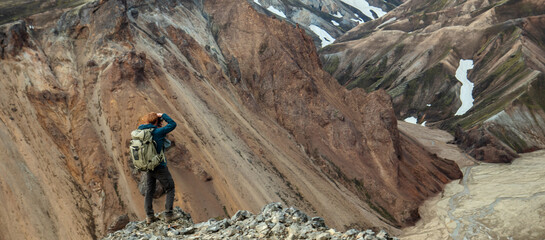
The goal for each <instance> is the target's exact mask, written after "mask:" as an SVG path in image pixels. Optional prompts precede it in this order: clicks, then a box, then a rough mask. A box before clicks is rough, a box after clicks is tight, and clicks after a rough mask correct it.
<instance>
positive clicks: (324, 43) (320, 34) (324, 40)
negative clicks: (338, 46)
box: [309, 25, 335, 47]
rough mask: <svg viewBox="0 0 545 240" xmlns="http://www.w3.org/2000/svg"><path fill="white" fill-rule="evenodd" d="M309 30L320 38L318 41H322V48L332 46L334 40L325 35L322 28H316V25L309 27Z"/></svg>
mask: <svg viewBox="0 0 545 240" xmlns="http://www.w3.org/2000/svg"><path fill="white" fill-rule="evenodd" d="M309 28H310V30H312V31H313V32H314V33H316V35H318V37H320V40H322V47H325V46H327V45H329V44H332V43H333V42H334V41H335V38H333V37H332V36H331V35H329V33H327V32H326V31H325V30H323V29H322V28H320V27H318V26H316V25H310V26H309Z"/></svg>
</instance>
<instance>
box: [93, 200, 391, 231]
mask: <svg viewBox="0 0 545 240" xmlns="http://www.w3.org/2000/svg"><path fill="white" fill-rule="evenodd" d="M174 212H175V214H177V215H178V216H180V217H181V218H179V219H177V220H175V221H173V222H171V223H165V222H163V221H162V220H159V221H157V222H154V223H152V224H149V225H148V224H146V223H145V221H138V222H129V223H127V225H126V226H125V227H124V229H120V230H118V231H116V232H113V233H110V234H108V235H107V236H106V237H104V238H102V239H103V240H116V239H127V240H140V239H149V240H161V239H318V240H327V239H346V240H349V239H350V240H386V239H397V238H395V237H391V236H390V235H388V233H387V232H386V231H384V230H380V231H379V232H378V233H375V232H374V231H373V230H370V229H368V230H364V231H359V230H356V229H349V230H347V231H346V232H339V231H337V230H335V229H333V228H328V227H327V226H326V224H325V223H324V219H323V218H321V217H312V218H311V217H309V216H308V215H307V214H306V213H304V212H302V211H300V210H298V209H296V208H293V207H290V208H282V205H281V204H280V203H270V204H268V205H266V206H264V207H263V208H262V210H261V212H259V213H258V214H257V215H254V214H252V213H251V212H249V211H246V210H240V211H238V212H237V213H235V214H234V215H233V216H232V217H231V218H224V219H221V220H218V219H210V220H208V221H206V222H202V223H197V224H194V223H193V220H192V219H191V216H190V215H189V214H187V213H185V212H183V211H182V210H181V209H180V208H175V209H174Z"/></svg>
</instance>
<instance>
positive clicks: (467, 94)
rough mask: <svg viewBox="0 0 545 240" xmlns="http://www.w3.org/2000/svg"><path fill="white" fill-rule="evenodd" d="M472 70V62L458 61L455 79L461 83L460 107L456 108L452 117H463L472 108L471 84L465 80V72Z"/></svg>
mask: <svg viewBox="0 0 545 240" xmlns="http://www.w3.org/2000/svg"><path fill="white" fill-rule="evenodd" d="M469 69H473V60H464V59H460V65H459V66H458V69H457V70H456V79H458V81H460V82H461V83H462V87H461V88H460V101H462V106H460V108H458V111H456V114H454V115H464V114H465V113H466V112H467V111H468V110H469V109H470V108H471V107H473V95H472V92H473V83H472V82H470V81H469V79H467V71H468V70H469Z"/></svg>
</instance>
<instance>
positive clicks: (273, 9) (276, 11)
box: [255, 0, 286, 18]
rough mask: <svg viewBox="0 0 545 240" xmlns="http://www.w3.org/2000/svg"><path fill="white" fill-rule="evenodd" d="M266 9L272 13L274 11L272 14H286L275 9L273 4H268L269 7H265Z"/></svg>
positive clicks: (281, 15) (283, 15)
mask: <svg viewBox="0 0 545 240" xmlns="http://www.w3.org/2000/svg"><path fill="white" fill-rule="evenodd" d="M255 1H257V0H255ZM267 10H269V12H272V13H274V14H276V15H278V16H280V17H283V18H286V14H284V12H282V11H280V10H278V9H276V8H275V7H273V6H269V7H268V8H267Z"/></svg>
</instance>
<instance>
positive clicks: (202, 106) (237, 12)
mask: <svg viewBox="0 0 545 240" xmlns="http://www.w3.org/2000/svg"><path fill="white" fill-rule="evenodd" d="M52 14H55V13H49V14H45V15H44V14H40V15H34V16H32V17H29V18H27V19H25V21H24V22H23V21H20V22H15V23H10V24H6V25H3V26H1V27H0V29H1V31H0V37H1V38H0V43H1V44H0V45H1V48H0V49H1V62H0V63H1V64H0V71H1V72H2V74H1V75H0V83H1V84H0V92H1V93H2V94H0V109H1V113H2V114H0V123H1V124H2V125H1V127H0V129H1V130H0V134H1V136H2V138H1V139H2V140H1V141H0V143H1V144H0V149H1V151H2V153H3V154H2V156H5V157H4V158H3V159H2V160H1V161H0V169H1V171H2V173H4V174H3V175H2V176H0V191H1V192H2V194H1V195H0V200H1V201H2V202H3V203H5V204H2V207H0V213H1V214H0V232H2V233H3V236H2V237H5V238H7V239H18V238H25V239H33V238H35V239H59V238H63V239H91V238H96V237H100V236H103V235H104V234H105V233H106V231H107V228H108V226H109V225H110V224H111V223H113V222H114V221H115V220H116V218H117V217H118V216H120V215H123V214H128V215H129V218H131V219H137V218H142V217H143V216H144V213H143V207H142V206H143V197H142V196H141V194H140V193H139V190H138V184H139V181H140V177H141V174H140V173H138V172H135V171H134V170H133V169H132V167H131V165H130V163H129V158H128V152H127V146H128V141H129V138H130V134H129V133H130V131H131V130H133V129H134V128H136V120H137V119H138V117H139V116H140V115H143V114H145V113H147V112H150V111H157V112H166V113H168V114H169V115H170V116H171V117H172V118H173V119H174V120H175V121H177V122H178V127H177V128H176V130H175V131H174V132H172V133H171V134H170V138H171V140H173V142H174V146H173V147H171V149H169V150H168V151H167V159H168V160H169V163H168V164H169V166H170V170H171V172H172V174H173V177H174V180H175V182H176V200H177V201H176V202H175V205H177V206H181V207H182V208H183V209H184V210H186V211H188V212H190V213H191V214H192V216H193V218H194V219H195V220H196V221H203V220H206V219H208V218H210V217H218V216H225V215H228V214H233V213H234V212H236V211H237V210H239V209H248V210H251V211H254V212H257V211H258V210H259V208H260V207H261V206H263V205H265V204H266V203H269V202H273V201H280V202H283V203H285V204H286V205H291V206H296V207H298V208H300V209H302V210H305V211H306V212H309V213H311V214H318V215H320V216H324V218H326V223H327V224H329V225H330V226H332V227H335V228H339V229H345V228H347V227H353V226H362V227H381V228H391V226H392V225H395V226H398V225H407V224H411V223H412V222H414V221H415V220H416V219H417V218H418V213H417V211H416V210H417V207H418V205H419V204H420V203H421V202H422V201H423V200H424V199H426V198H427V197H429V196H431V195H433V194H435V193H438V192H439V191H441V189H442V187H443V184H444V183H446V182H448V181H449V180H450V179H454V178H459V177H460V176H461V174H460V171H459V169H458V167H457V166H456V164H454V163H453V162H451V161H448V160H443V159H439V158H437V157H435V156H432V155H430V154H429V153H428V152H426V151H424V150H423V149H422V148H421V147H420V146H419V145H418V144H417V143H414V142H412V141H411V140H410V138H407V137H406V136H404V135H403V134H400V132H399V131H398V129H397V121H396V117H395V114H394V111H393V109H392V105H391V104H392V103H391V98H390V96H388V95H387V94H386V92H384V91H378V92H375V93H372V94H366V93H365V92H364V91H363V90H359V91H348V90H345V89H344V88H343V87H341V86H340V85H338V84H337V82H336V81H335V79H333V78H331V77H330V76H329V75H328V74H327V73H325V72H324V71H322V70H321V65H320V61H319V57H318V54H317V53H316V50H315V49H316V48H315V45H314V44H313V41H312V39H311V38H310V37H309V36H308V35H306V34H305V33H304V31H303V30H302V29H300V28H297V27H294V26H292V25H290V24H288V23H285V22H283V21H281V20H279V19H275V18H271V17H268V16H266V15H263V14H260V13H259V12H257V11H256V10H254V9H253V8H252V7H251V6H250V4H249V3H248V2H246V1H206V2H205V5H204V6H203V5H201V4H200V1H195V2H193V1H162V0H157V1H137V0H135V1H129V0H127V1H125V0H123V1H122V0H109V1H95V2H92V3H88V4H85V5H82V6H80V7H77V8H74V9H71V10H69V11H67V12H65V13H63V14H62V15H58V16H56V17H54V18H52V17H51V16H52ZM29 24H32V25H33V28H32V29H31V28H29V27H28V26H29ZM161 205H162V202H161V201H159V202H157V204H156V211H160V210H161V209H162V208H161Z"/></svg>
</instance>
